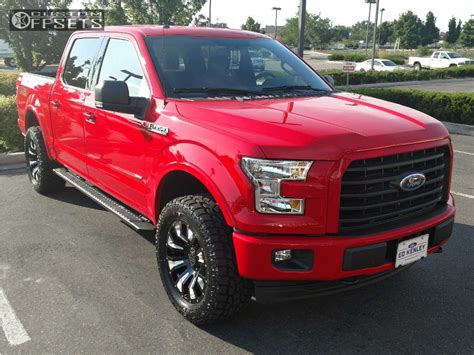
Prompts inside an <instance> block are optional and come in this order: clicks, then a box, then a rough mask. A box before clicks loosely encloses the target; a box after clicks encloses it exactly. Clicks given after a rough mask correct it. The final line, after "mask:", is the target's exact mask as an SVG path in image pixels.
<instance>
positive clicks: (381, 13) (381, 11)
mask: <svg viewBox="0 0 474 355" xmlns="http://www.w3.org/2000/svg"><path fill="white" fill-rule="evenodd" d="M384 11H385V8H382V9H381V10H380V29H379V47H380V45H381V44H380V37H381V36H382V25H383V12H384Z"/></svg>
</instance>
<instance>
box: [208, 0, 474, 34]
mask: <svg viewBox="0 0 474 355" xmlns="http://www.w3.org/2000/svg"><path fill="white" fill-rule="evenodd" d="M299 3H300V1H299V0H233V1H231V0H212V22H216V21H217V20H218V21H219V22H226V23H227V24H228V26H229V27H230V28H240V26H241V25H242V23H244V22H245V20H246V19H247V17H248V16H252V17H253V18H254V19H255V20H256V21H257V22H259V23H260V24H261V25H262V26H265V25H273V24H274V23H275V12H274V11H273V10H272V7H274V6H276V7H281V8H282V10H281V11H280V12H279V13H278V17H279V21H278V25H284V24H285V19H287V18H290V17H292V16H294V15H295V14H296V12H297V10H298V5H299ZM380 8H385V12H384V15H383V20H384V21H391V20H394V19H396V18H398V16H399V15H400V14H401V13H403V12H406V11H408V10H412V11H413V12H414V13H415V14H417V15H418V16H419V17H420V18H422V19H423V20H424V18H425V16H426V13H427V12H428V11H430V10H431V11H432V12H433V13H434V15H435V16H436V17H437V22H436V24H437V26H438V27H439V28H440V29H441V31H446V30H447V29H448V21H449V19H450V18H451V16H453V15H454V16H455V17H456V18H458V19H461V20H462V21H463V22H464V21H467V20H469V18H470V17H471V15H474V1H473V0H450V1H445V0H444V1H441V0H380ZM306 9H307V11H308V12H310V13H321V16H322V17H328V18H330V19H331V20H332V22H333V24H334V25H352V24H354V23H356V22H358V21H363V20H367V17H368V13H369V5H368V4H366V3H365V2H364V0H325V1H322V0H306ZM374 9H375V6H374V5H373V6H372V19H374V11H375V10H374ZM201 12H202V13H203V14H204V15H206V16H208V13H209V1H208V3H207V4H206V5H204V8H203V9H202V11H201Z"/></svg>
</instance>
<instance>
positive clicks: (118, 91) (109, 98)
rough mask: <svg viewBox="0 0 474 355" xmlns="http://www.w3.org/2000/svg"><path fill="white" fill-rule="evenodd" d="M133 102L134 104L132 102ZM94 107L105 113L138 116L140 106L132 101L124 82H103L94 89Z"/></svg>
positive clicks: (140, 110) (140, 109)
mask: <svg viewBox="0 0 474 355" xmlns="http://www.w3.org/2000/svg"><path fill="white" fill-rule="evenodd" d="M132 101H134V102H132ZM95 106H96V107H98V108H102V109H104V110H107V111H115V112H122V113H130V114H135V115H138V114H140V113H141V112H142V108H143V107H142V106H141V105H138V101H137V100H132V99H131V98H130V94H129V92H128V86H127V84H126V83H125V81H119V80H104V81H102V82H101V83H99V84H98V85H97V86H96V87H95Z"/></svg>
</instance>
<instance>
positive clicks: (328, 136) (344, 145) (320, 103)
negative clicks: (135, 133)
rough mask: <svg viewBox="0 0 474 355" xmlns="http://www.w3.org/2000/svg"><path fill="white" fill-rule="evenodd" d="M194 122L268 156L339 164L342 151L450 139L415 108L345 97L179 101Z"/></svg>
mask: <svg viewBox="0 0 474 355" xmlns="http://www.w3.org/2000/svg"><path fill="white" fill-rule="evenodd" d="M176 107H177V110H178V111H179V113H180V114H181V115H182V116H183V118H186V119H187V120H190V121H193V122H194V123H195V124H199V125H201V126H206V127H207V128H208V129H211V130H213V131H217V132H220V133H222V134H227V135H232V136H233V137H238V138H239V139H241V140H244V141H246V142H248V143H249V144H254V145H258V146H259V147H260V149H261V150H262V151H263V153H264V154H265V156H266V157H267V158H272V159H319V160H339V159H341V158H342V157H343V156H344V155H345V154H346V153H349V152H356V151H363V150H371V149H379V148H388V147H391V146H396V145H405V144H414V143H422V142H428V141H433V140H440V139H443V138H446V137H448V132H447V130H446V129H445V127H444V126H443V125H442V124H441V123H440V122H439V121H437V120H435V119H434V118H431V117H430V116H428V115H425V114H423V113H421V112H418V111H416V110H413V109H410V108H407V107H404V106H401V105H397V104H394V103H389V102H386V101H383V100H379V99H375V98H371V97H367V96H361V95H356V94H348V93H337V94H333V95H331V96H322V97H309V98H308V97H307V98H291V99H275V100H250V101H238V100H232V101H229V100H223V101H218V100H212V101H211V100H210V101H192V102H188V101H177V102H176Z"/></svg>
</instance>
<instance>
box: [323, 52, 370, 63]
mask: <svg viewBox="0 0 474 355" xmlns="http://www.w3.org/2000/svg"><path fill="white" fill-rule="evenodd" d="M368 58H369V57H368V56H366V55H365V54H363V53H358V52H342V53H332V54H330V55H329V57H328V59H329V60H345V61H347V62H363V61H364V60H367V59H368Z"/></svg>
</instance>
